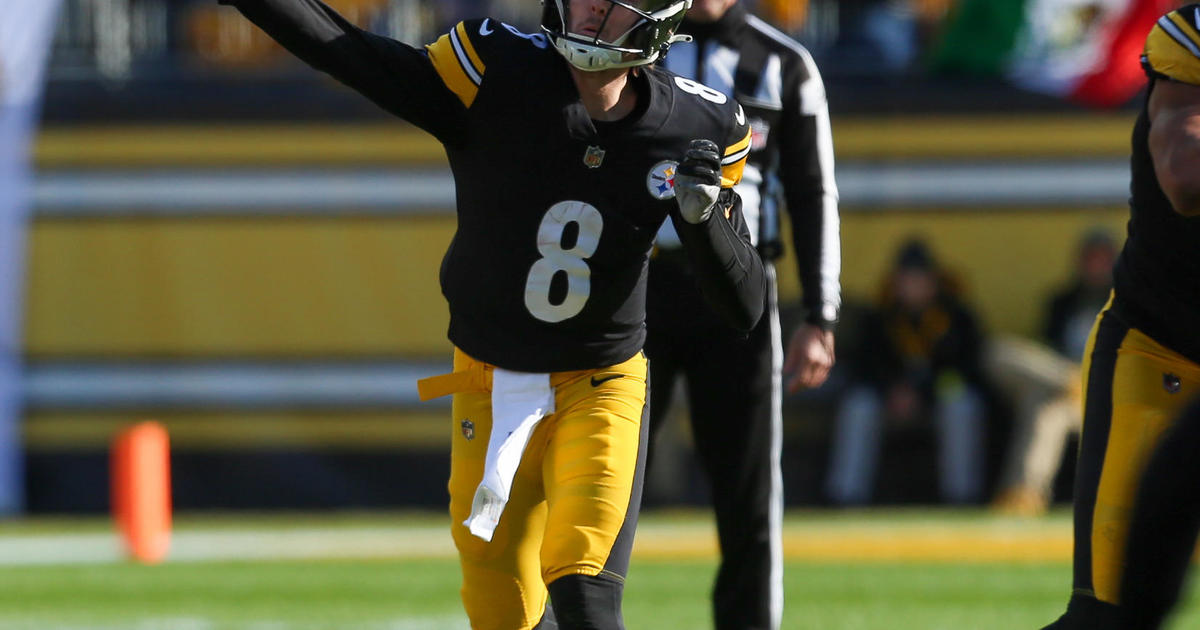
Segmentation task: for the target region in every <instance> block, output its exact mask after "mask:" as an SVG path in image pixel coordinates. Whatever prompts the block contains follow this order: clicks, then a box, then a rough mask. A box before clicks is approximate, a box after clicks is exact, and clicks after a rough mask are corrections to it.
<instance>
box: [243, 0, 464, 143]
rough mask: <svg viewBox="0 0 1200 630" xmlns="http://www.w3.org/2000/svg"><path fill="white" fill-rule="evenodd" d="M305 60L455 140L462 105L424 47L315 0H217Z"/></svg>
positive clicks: (438, 134) (445, 139)
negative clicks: (369, 27)
mask: <svg viewBox="0 0 1200 630" xmlns="http://www.w3.org/2000/svg"><path fill="white" fill-rule="evenodd" d="M219 2H220V3H221V4H230V5H233V6H234V7H236V8H237V9H238V11H241V12H242V14H243V15H245V16H246V17H247V18H248V19H249V20H250V21H251V22H254V24H256V25H257V26H258V27H259V28H261V29H262V30H263V31H265V32H266V33H267V34H268V35H270V36H271V38H272V39H274V40H275V41H277V42H279V43H280V44H281V45H282V46H283V47H284V48H286V49H288V51H290V52H291V53H292V54H294V55H296V56H297V57H299V58H300V59H301V60H303V61H304V62H305V63H307V64H308V65H310V66H312V67H313V68H316V69H317V70H320V71H322V72H325V73H328V74H329V75H330V76H332V77H333V78H335V79H337V80H338V81H341V82H342V83H344V84H346V85H347V86H349V87H351V88H353V89H354V90H356V91H358V92H360V93H361V94H363V95H364V96H366V97H367V98H369V99H371V100H372V101H374V102H375V103H376V104H377V105H379V106H380V107H382V108H383V109H385V110H387V111H389V112H391V113H393V114H395V115H397V116H399V117H401V118H403V119H405V120H407V121H409V122H411V123H413V124H414V125H416V126H418V127H420V128H422V129H424V130H425V131H428V132H429V133H431V134H433V135H434V136H435V137H437V138H438V140H441V141H442V142H443V143H445V144H454V143H456V142H457V141H458V140H459V138H458V137H457V135H458V134H459V133H460V130H461V129H462V125H461V124H460V123H461V120H462V117H463V115H464V114H465V111H466V108H465V107H464V106H463V104H462V102H460V101H459V100H458V99H457V98H456V97H455V96H454V93H453V92H451V91H450V90H449V89H448V88H447V87H446V84H445V83H444V82H443V81H442V79H441V77H440V76H439V75H438V74H437V71H436V70H435V69H434V68H433V65H432V64H431V63H430V61H429V57H428V55H427V54H426V52H425V51H424V50H423V49H418V48H413V47H412V46H408V45H407V44H404V43H402V42H399V41H396V40H394V39H390V38H387V37H383V36H380V35H375V34H373V33H369V32H367V31H364V30H362V29H360V28H358V27H357V26H355V25H353V24H351V23H350V22H349V21H347V20H346V19H345V18H343V17H342V16H340V15H338V14H337V13H336V12H335V11H334V10H333V9H330V8H329V7H327V6H325V5H324V4H322V3H321V2H320V1H319V0H219Z"/></svg>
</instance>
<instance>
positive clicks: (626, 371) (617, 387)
mask: <svg viewBox="0 0 1200 630" xmlns="http://www.w3.org/2000/svg"><path fill="white" fill-rule="evenodd" d="M561 378H562V377H561V376H560V375H555V379H556V380H552V382H553V383H554V384H555V386H556V389H555V393H556V401H555V404H556V408H557V409H558V411H557V413H555V414H554V416H552V418H553V420H554V422H553V427H554V428H553V431H552V432H551V433H550V434H548V435H547V436H546V438H547V442H546V444H545V455H544V457H543V460H542V470H543V479H544V483H545V492H546V503H547V506H548V515H547V520H546V527H545V536H544V537H543V542H542V548H541V566H542V578H543V579H544V580H545V582H546V584H548V585H549V589H550V594H551V595H550V596H551V602H552V605H553V606H554V616H555V617H556V618H557V620H558V625H559V627H560V628H562V630H576V629H581V628H587V629H596V630H619V629H620V628H622V627H623V625H622V622H621V608H620V602H621V593H622V589H623V586H624V582H625V574H626V572H627V570H628V568H629V553H630V551H631V549H632V547H633V533H634V528H635V527H636V525H637V514H638V506H639V503H640V502H641V495H642V482H643V478H644V469H645V459H646V446H647V431H648V428H649V422H647V421H646V417H645V416H646V411H647V406H646V392H647V383H646V360H645V358H643V357H642V355H640V354H639V355H638V356H636V357H634V358H632V359H630V360H629V361H626V362H624V363H622V364H620V365H616V366H612V367H611V368H607V369H601V370H592V371H589V372H583V373H575V374H574V375H570V376H569V378H567V379H566V380H565V381H564V380H561Z"/></svg>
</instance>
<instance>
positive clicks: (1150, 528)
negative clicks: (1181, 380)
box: [1121, 399, 1200, 630]
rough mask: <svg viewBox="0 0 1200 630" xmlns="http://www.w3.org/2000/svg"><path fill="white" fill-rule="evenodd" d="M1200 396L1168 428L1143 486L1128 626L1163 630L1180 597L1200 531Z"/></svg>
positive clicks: (1126, 606) (1133, 528) (1125, 587)
mask: <svg viewBox="0 0 1200 630" xmlns="http://www.w3.org/2000/svg"><path fill="white" fill-rule="evenodd" d="M1198 447H1200V399H1196V401H1195V402H1193V403H1192V404H1191V405H1189V406H1188V408H1187V410H1186V411H1185V412H1184V413H1183V414H1182V415H1181V416H1180V417H1179V419H1178V420H1176V422H1175V425H1174V426H1172V427H1171V428H1170V429H1168V430H1167V433H1166V434H1165V435H1164V436H1163V439H1162V443H1161V444H1159V446H1158V448H1157V449H1155V451H1154V455H1153V457H1151V459H1150V463H1149V464H1147V465H1146V471H1145V473H1143V475H1142V479H1141V482H1140V483H1139V486H1138V494H1137V500H1136V502H1135V507H1134V514H1133V521H1132V523H1131V524H1130V526H1129V543H1128V545H1126V548H1125V550H1126V555H1125V557H1126V558H1127V562H1126V566H1125V574H1124V575H1123V577H1122V579H1121V608H1122V610H1123V613H1124V619H1125V620H1124V624H1123V626H1122V627H1123V628H1125V629H1126V630H1157V629H1158V628H1160V627H1161V626H1162V622H1163V620H1164V619H1165V618H1166V616H1167V613H1169V612H1170V610H1171V608H1173V607H1174V606H1175V603H1176V602H1177V601H1178V600H1179V594H1180V590H1181V588H1182V586H1183V581H1184V578H1185V577H1186V575H1187V570H1188V566H1189V565H1190V564H1191V558H1192V551H1193V550H1194V549H1195V548H1196V536H1197V534H1198V533H1200V457H1196V452H1197V450H1198Z"/></svg>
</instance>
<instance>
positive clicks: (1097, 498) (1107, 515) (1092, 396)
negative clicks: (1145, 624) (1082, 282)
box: [1048, 4, 1200, 630]
mask: <svg viewBox="0 0 1200 630" xmlns="http://www.w3.org/2000/svg"><path fill="white" fill-rule="evenodd" d="M1142 65H1143V66H1144V68H1145V70H1146V73H1147V74H1148V75H1149V77H1150V86H1149V91H1148V96H1147V99H1146V103H1145V105H1144V106H1143V108H1142V111H1141V114H1140V116H1139V117H1138V119H1137V122H1136V124H1135V125H1134V129H1133V159H1132V178H1133V179H1132V186H1131V189H1132V196H1131V198H1130V206H1131V218H1130V221H1129V234H1128V237H1127V240H1126V242H1125V247H1124V249H1123V250H1122V252H1121V255H1120V258H1119V259H1118V260H1117V264H1116V267H1115V270H1114V282H1113V295H1112V298H1111V299H1110V300H1109V303H1108V305H1107V306H1106V307H1105V309H1104V310H1103V311H1102V312H1101V313H1100V315H1099V317H1098V318H1097V320H1096V325H1095V327H1094V328H1093V329H1092V335H1091V338H1090V339H1089V342H1088V350H1087V352H1086V353H1085V357H1084V365H1083V378H1084V397H1085V401H1084V415H1083V435H1082V438H1081V443H1080V453H1079V464H1078V468H1077V470H1076V473H1075V562H1074V574H1075V575H1074V591H1073V593H1072V595H1071V600H1070V603H1069V604H1068V606H1067V612H1066V614H1064V615H1063V616H1062V617H1061V618H1059V619H1058V621H1056V622H1054V623H1053V624H1051V625H1050V626H1048V628H1051V629H1055V630H1063V629H1066V630H1075V629H1079V630H1083V629H1086V630H1096V629H1101V630H1102V629H1104V628H1117V627H1120V624H1119V620H1118V614H1119V612H1118V611H1119V609H1118V603H1119V600H1120V592H1119V591H1120V585H1121V576H1122V572H1123V571H1124V568H1125V558H1124V551H1125V544H1126V535H1127V533H1128V531H1129V522H1130V514H1131V512H1132V509H1133V502H1134V495H1135V492H1134V491H1135V489H1136V486H1137V483H1138V478H1139V476H1140V474H1141V472H1142V469H1143V467H1144V466H1145V464H1146V460H1147V458H1148V457H1149V455H1150V453H1151V452H1152V451H1153V449H1154V448H1155V445H1156V444H1157V443H1158V441H1159V438H1160V436H1161V434H1162V432H1163V431H1164V430H1165V429H1166V428H1167V427H1168V425H1169V424H1170V422H1171V419H1172V418H1175V417H1176V416H1177V415H1178V413H1179V411H1180V409H1181V408H1182V407H1183V406H1184V404H1185V403H1186V401H1188V400H1189V399H1191V398H1193V397H1194V396H1195V395H1196V393H1197V392H1200V332H1197V328H1196V325H1197V322H1200V259H1198V258H1197V257H1196V248H1197V247H1198V246H1200V219H1197V218H1196V216H1197V215H1200V4H1190V5H1188V6H1185V7H1183V8H1181V9H1178V10H1176V11H1172V12H1170V13H1168V14H1167V15H1165V16H1163V17H1162V18H1160V19H1159V20H1158V23H1157V24H1156V25H1155V27H1154V28H1153V30H1151V32H1150V34H1149V36H1148V37H1147V39H1146V47H1145V52H1144V54H1143V56H1142Z"/></svg>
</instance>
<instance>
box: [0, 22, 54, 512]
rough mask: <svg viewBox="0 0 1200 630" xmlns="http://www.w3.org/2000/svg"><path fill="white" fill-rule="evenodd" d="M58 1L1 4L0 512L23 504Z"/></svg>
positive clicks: (14, 508) (17, 509) (13, 509)
mask: <svg viewBox="0 0 1200 630" xmlns="http://www.w3.org/2000/svg"><path fill="white" fill-rule="evenodd" d="M58 5H59V2H58V0H4V10H3V11H0V514H11V513H14V512H19V511H21V510H22V509H23V507H24V485H25V481H24V474H23V469H24V466H23V463H22V457H21V452H22V443H21V431H20V419H21V402H22V401H21V396H22V391H21V347H22V344H21V312H22V310H21V309H22V300H21V297H22V295H23V293H24V285H25V233H26V230H27V225H28V221H29V213H30V209H31V206H32V194H31V191H32V188H33V186H32V181H31V179H32V176H31V169H30V165H29V151H30V148H29V145H30V142H31V141H32V139H33V131H34V129H35V128H36V126H37V114H38V108H39V105H40V96H41V92H42V82H43V81H44V79H45V73H46V58H47V56H48V55H49V51H50V42H51V40H52V39H53V37H54V27H55V24H56V17H57V15H58Z"/></svg>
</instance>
